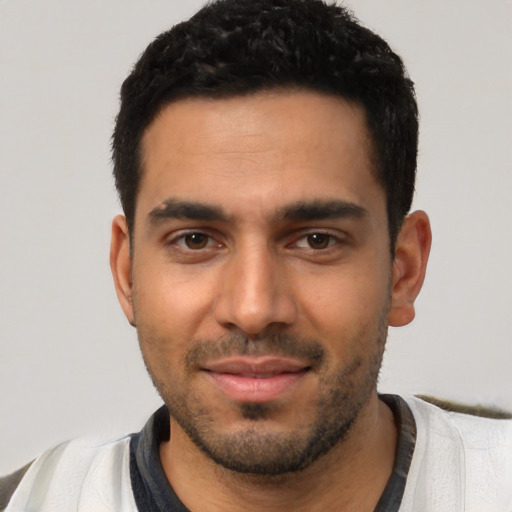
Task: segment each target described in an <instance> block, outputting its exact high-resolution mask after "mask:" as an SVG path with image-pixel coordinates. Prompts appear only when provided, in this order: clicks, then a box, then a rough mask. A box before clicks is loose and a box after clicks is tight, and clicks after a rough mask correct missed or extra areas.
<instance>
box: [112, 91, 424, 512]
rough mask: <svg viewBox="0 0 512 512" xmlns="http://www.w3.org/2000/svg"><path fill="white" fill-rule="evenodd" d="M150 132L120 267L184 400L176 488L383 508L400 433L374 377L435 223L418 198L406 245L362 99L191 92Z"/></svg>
mask: <svg viewBox="0 0 512 512" xmlns="http://www.w3.org/2000/svg"><path fill="white" fill-rule="evenodd" d="M142 147H143V156H144V158H143V166H144V171H143V178H142V182H141V187H140V190H139V194H138V198H137V209H136V215H135V227H134V232H133V234H132V237H130V235H129V233H128V230H127V227H126V221H125V219H124V218H123V217H122V216H119V217H117V218H116V219H114V223H113V233H112V249H111V265H112V269H113V274H114V280H115V283H116V289H117V293H118V297H119V300H120V302H121V305H122V307H123V310H124V312H125V314H126V316H127V318H128V320H129V321H130V322H131V323H132V324H133V325H135V326H136V327H137V331H138V336H139V341H140V346H141V350H142V353H143V356H144V360H145V363H146V366H147V367H148V371H149V373H150V375H151V377H152V379H153V382H154V383H155V386H156V387H157V389H158V391H159V392H160V394H161V396H162V398H163V399H164V401H165V403H166V404H167V405H168V407H169V409H170V411H171V432H172V437H171V441H170V442H169V443H165V444H164V445H162V447H161V458H162V463H163V466H164V469H165V471H166V474H167V476H168V478H169V480H170V482H171V484H172V485H173V487H174V489H175V491H176V492H177V494H178V496H180V498H181V499H182V501H184V503H185V504H186V505H187V506H188V507H189V508H190V509H191V510H223V509H224V510H225V509H226V507H228V508H229V510H238V509H240V510H242V509H243V510H250V506H254V509H255V510H258V507H262V506H265V507H266V509H268V510H274V509H275V510H283V507H285V508H286V504H289V503H292V502H293V503H295V504H296V506H297V507H298V506H299V505H300V507H302V508H301V510H325V509H326V507H329V506H332V507H334V506H335V507H338V508H337V509H341V510H352V509H354V510H366V509H368V510H373V507H374V506H375V504H376V502H377V501H378V498H379V496H380V493H381V492H382V490H383V488H384V486H385V484H386V481H387V478H388V477H389V474H390V472H391V468H392V464H393V457H394V449H395V442H396V431H395V427H394V423H393V418H392V415H391V413H390V411H389V410H388V409H387V407H386V406H385V405H384V404H383V403H381V402H380V401H379V400H378V399H377V395H376V381H377V376H378V371H379V368H380V364H381V359H382V354H383V350H384V345H385V339H386V334H387V326H388V325H397V326H398V325H404V324H406V323H408V322H410V321H411V320H412V319H413V317H414V306H413V303H414V299H415V298H416V295H417V293H418V292H419V290H420V288H421V284H422V282H423V277H424V274H425V266H426V261H427V257H428V251H429V247H430V228H429V224H428V218H427V217H426V215H425V214H424V213H423V212H416V213H414V214H412V215H411V216H409V217H408V218H407V219H406V220H405V222H404V225H403V227H402V231H401V232H400V235H399V237H398V240H397V244H396V250H395V259H394V261H392V260H391V255H390V251H389V247H390V240H389V235H388V229H387V226H388V224H387V216H386V207H385V195H384V192H383V189H382V187H381V186H380V184H379V183H378V182H377V181H376V180H375V178H374V173H373V169H372V164H371V142H370V140H369V137H368V133H367V129H366V124H365V117H364V112H363V111H362V109H361V108H359V107H358V106H356V105H353V104H349V103H347V102H346V101H344V100H342V99H340V98H334V97H332V96H326V95H321V94H318V93H313V92H306V91H293V92H292V91H288V92H266V93H258V94H254V95H250V96H244V97H235V98H230V99H222V100H209V99H198V98H195V99H187V100H180V101H177V102H175V103H172V104H171V105H169V106H167V107H165V108H164V109H163V110H162V112H161V113H160V114H159V116H158V117H157V118H156V119H155V120H154V121H153V123H152V124H151V125H150V126H149V128H148V130H147V131H146V133H145V135H144V138H143V146H142ZM226 361H227V363H226ZM233 361H234V364H235V367H236V368H235V370H233V367H232V364H233ZM240 361H242V363H241V364H242V366H243V372H242V371H241V370H240V368H239V366H236V365H237V364H239V363H240ZM226 364H227V365H228V366H227V368H228V370H227V371H226ZM219 365H220V370H219ZM230 365H231V366H230ZM248 367H250V370H247V368H248ZM283 368H284V370H283ZM230 372H234V373H237V377H240V375H239V374H240V373H243V375H242V377H243V378H242V379H240V380H242V381H243V382H242V384H240V382H238V381H237V382H238V383H237V384H235V385H232V384H231V383H230V382H231V380H233V379H232V378H231V377H232V375H231V374H230ZM258 373H259V375H258V377H260V378H259V379H256V378H254V377H255V376H256V375H253V374H258ZM226 374H228V377H227V379H226ZM276 374H277V378H275V381H276V382H277V383H276V382H273V381H271V380H270V379H269V377H276ZM283 374H286V375H287V377H285V378H283ZM290 375H291V377H290ZM266 379H269V380H266ZM262 381H265V382H264V383H263V384H262ZM226 382H227V384H226ZM267 383H269V384H268V386H267ZM171 454H172V456H171ZM203 480H204V482H208V484H207V485H204V486H203V487H201V488H204V489H205V491H204V493H203V494H202V495H201V496H199V497H198V496H197V491H194V489H196V490H197V488H198V487H197V486H198V485H202V483H201V482H202V481H203ZM306 482H307V484H306ZM333 482H337V484H334V483H333ZM339 482H344V485H341V486H340V485H339ZM276 483H279V487H277V486H276ZM351 483H352V484H353V485H351ZM331 484H332V485H331ZM240 486H243V487H244V489H245V492H244V493H242V494H240ZM206 497H207V498H208V499H206ZM249 497H250V499H249ZM290 500H292V501H290ZM248 503H249V505H248ZM251 504H252V505H251ZM341 506H342V507H344V508H340V507H341ZM298 509H299V508H297V510H298Z"/></svg>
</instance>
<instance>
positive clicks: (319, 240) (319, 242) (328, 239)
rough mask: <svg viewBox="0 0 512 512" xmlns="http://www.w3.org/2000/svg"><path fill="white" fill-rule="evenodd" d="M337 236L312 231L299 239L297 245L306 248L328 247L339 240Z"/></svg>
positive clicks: (318, 248)
mask: <svg viewBox="0 0 512 512" xmlns="http://www.w3.org/2000/svg"><path fill="white" fill-rule="evenodd" d="M337 241H338V240H337V238H336V237H335V236H333V235H329V234H327V233H310V234H309V235H306V236H303V237H302V238H300V239H299V240H298V241H297V244H296V246H297V247H301V248H304V249H315V250H320V249H327V248H328V247H331V246H332V245H334V244H335V243H336V242H337Z"/></svg>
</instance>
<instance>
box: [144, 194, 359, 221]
mask: <svg viewBox="0 0 512 512" xmlns="http://www.w3.org/2000/svg"><path fill="white" fill-rule="evenodd" d="M367 214H368V211H367V210H366V209H365V208H363V207H362V206H360V205H358V204H355V203H351V202H347V201H342V200H338V199H331V200H324V199H317V200H312V201H298V202H296V203H292V204H290V205H287V206H285V207H284V208H282V209H279V210H278V211H277V214H275V215H273V217H274V219H275V220H276V221H279V220H287V221H290V220H292V221H314V220H322V219H340V218H354V219H359V218H362V217H364V216H366V215H367ZM148 217H149V221H150V222H151V223H152V224H159V223H160V222H163V221H165V220H168V219H188V220H199V221H221V222H226V221H228V216H227V215H226V214H225V213H224V212H223V211H222V209H221V208H220V207H218V206H214V205H209V204H206V203H199V202H195V201H182V200H179V199H176V198H169V199H166V200H165V201H163V202H162V203H160V204H159V205H158V206H156V207H155V208H153V209H152V210H151V211H150V212H149V215H148Z"/></svg>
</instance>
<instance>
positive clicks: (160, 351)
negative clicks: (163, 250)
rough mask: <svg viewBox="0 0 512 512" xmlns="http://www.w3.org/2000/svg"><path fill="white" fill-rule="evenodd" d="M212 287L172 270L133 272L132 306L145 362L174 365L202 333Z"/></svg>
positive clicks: (202, 279) (154, 268)
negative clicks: (157, 360)
mask: <svg viewBox="0 0 512 512" xmlns="http://www.w3.org/2000/svg"><path fill="white" fill-rule="evenodd" d="M212 297H214V290H213V283H212V282H211V280H210V279H208V278H207V276H205V275H203V276H202V277H199V276H197V275H194V276H190V275H187V273H186V272H183V271H181V272H176V271H173V269H172V267H170V266H169V267H168V268H166V267H163V266H157V265H149V264H146V265H144V266H143V268H141V269H137V268H135V269H134V282H133V297H132V300H133V304H134V311H135V322H136V324H137V331H138V335H139V341H140V344H141V348H142V351H143V353H144V355H145V356H147V357H148V358H152V359H154V358H159V357H160V358H162V361H161V364H163V363H164V361H163V357H164V356H165V359H167V360H171V358H170V357H169V356H170V355H171V354H172V360H173V361H176V360H179V358H180V357H182V354H183V352H184V351H185V350H186V348H187V346H188V345H189V344H190V342H191V341H193V340H194V339H197V338H198V337H200V335H201V333H203V337H204V334H205V333H206V335H207V331H208V329H207V327H206V325H205V324H206V323H207V322H208V318H209V315H208V312H209V311H211V309H212V302H213V299H212Z"/></svg>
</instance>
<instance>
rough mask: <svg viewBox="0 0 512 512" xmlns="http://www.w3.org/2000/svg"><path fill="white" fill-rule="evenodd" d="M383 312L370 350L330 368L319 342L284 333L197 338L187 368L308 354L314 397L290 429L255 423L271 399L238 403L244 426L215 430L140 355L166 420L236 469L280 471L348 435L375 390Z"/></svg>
mask: <svg viewBox="0 0 512 512" xmlns="http://www.w3.org/2000/svg"><path fill="white" fill-rule="evenodd" d="M382 316H383V318H381V319H380V320H379V326H378V332H377V336H376V338H374V343H375V346H374V347H371V348H373V353H372V354H369V355H368V357H367V359H366V360H363V359H361V358H359V359H356V360H354V361H353V362H352V363H351V364H350V365H349V366H348V367H347V368H345V369H344V370H343V371H336V370H330V371H329V369H328V364H327V362H326V361H325V351H324V349H323V346H322V345H321V344H320V343H319V342H318V341H314V340H303V339H299V338H298V337H295V336H291V335H288V334H277V335H275V336H270V337H268V338H265V339H264V340H254V341H251V340H247V338H246V337H244V336H242V335H237V334H235V335H233V336H230V337H228V338H225V339H223V340H222V341H221V342H219V343H212V342H211V341H207V342H204V341H203V342H198V343H196V344H195V345H194V346H193V347H191V349H190V350H189V351H188V352H187V355H186V358H185V363H184V364H185V367H186V368H187V369H188V370H190V371H192V368H193V367H194V364H195V362H196V361H197V360H198V359H200V358H202V357H204V356H205V355H206V356H222V355H229V354H248V355H260V354H277V355H284V356H287V355H288V356H292V357H293V356H297V355H298V356H300V357H308V358H310V359H313V360H315V361H316V363H315V364H316V365H317V367H318V369H319V371H318V375H319V383H320V384H319V392H318V399H317V400H316V402H315V403H314V404H312V406H311V408H310V409H311V410H310V413H308V416H309V417H310V418H311V419H310V420H309V422H308V423H306V424H304V423H303V424H301V425H299V426H298V428H297V429H295V430H292V431H287V432H269V431H265V429H263V428H261V425H262V423H263V422H264V421H265V420H268V419H269V418H272V416H273V414H274V413H275V408H276V406H275V405H274V404H272V403H269V404H265V403H241V404H240V405H239V413H240V416H241V417H242V418H243V419H244V423H245V424H248V426H247V427H246V428H244V429H242V430H239V431H236V432H232V433H225V432H219V431H218V430H217V429H216V425H215V420H214V418H213V415H212V413H211V411H210V410H209V408H208V407H207V405H205V404H204V403H202V402H201V400H200V399H199V398H198V397H197V396H195V395H194V394H193V393H192V392H191V391H190V390H183V389H180V386H179V384H178V385H175V384H176V383H169V382H164V381H163V380H161V379H159V378H158V376H156V375H155V372H152V371H151V370H150V367H149V366H148V362H147V361H146V358H145V362H146V367H147V368H148V373H149V374H150V376H151V378H152V380H153V383H154V385H155V387H156V389H157V391H158V393H159V394H160V396H161V397H162V399H163V401H164V403H165V404H166V406H167V408H168V409H169V413H170V416H171V418H172V419H173V420H175V421H176V422H177V424H178V425H179V426H180V428H181V429H182V430H183V431H184V432H185V433H186V434H187V435H188V437H189V438H190V439H191V440H192V441H193V443H194V444H195V445H196V446H197V447H198V448H199V449H200V450H201V451H202V452H203V453H204V454H205V455H207V456H208V457H209V458H210V459H211V460H213V461H214V462H216V463H217V464H219V465H220V466H222V467H224V468H226V469H228V470H231V471H234V472H236V473H244V474H253V475H259V476H268V477H272V476H277V475H284V474H286V473H293V472H297V471H301V470H303V469H305V468H307V467H308V466H309V465H310V464H311V463H313V462H314V461H316V460H317V459H318V458H319V457H321V456H322V455H323V454H325V453H327V452H328V451H330V450H331V448H333V447H334V446H335V445H338V444H339V443H341V442H343V441H344V440H345V439H346V438H347V436H348V435H349V433H350V431H351V429H352V427H353V425H354V423H355V422H356V420H357V418H358V416H359V415H360V412H361V411H362V409H363V408H364V406H365V404H366V403H367V402H368V401H369V399H370V398H371V396H372V393H373V392H374V391H375V389H376V385H377V380H378V374H379V371H380V366H381V362H382V356H383V352H384V346H385V341H386V337H387V322H386V321H385V318H384V316H385V315H382ZM364 341H366V343H367V340H361V343H364ZM143 355H144V354H143ZM361 372H365V373H364V374H362V373H361ZM167 375H170V373H167Z"/></svg>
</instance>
